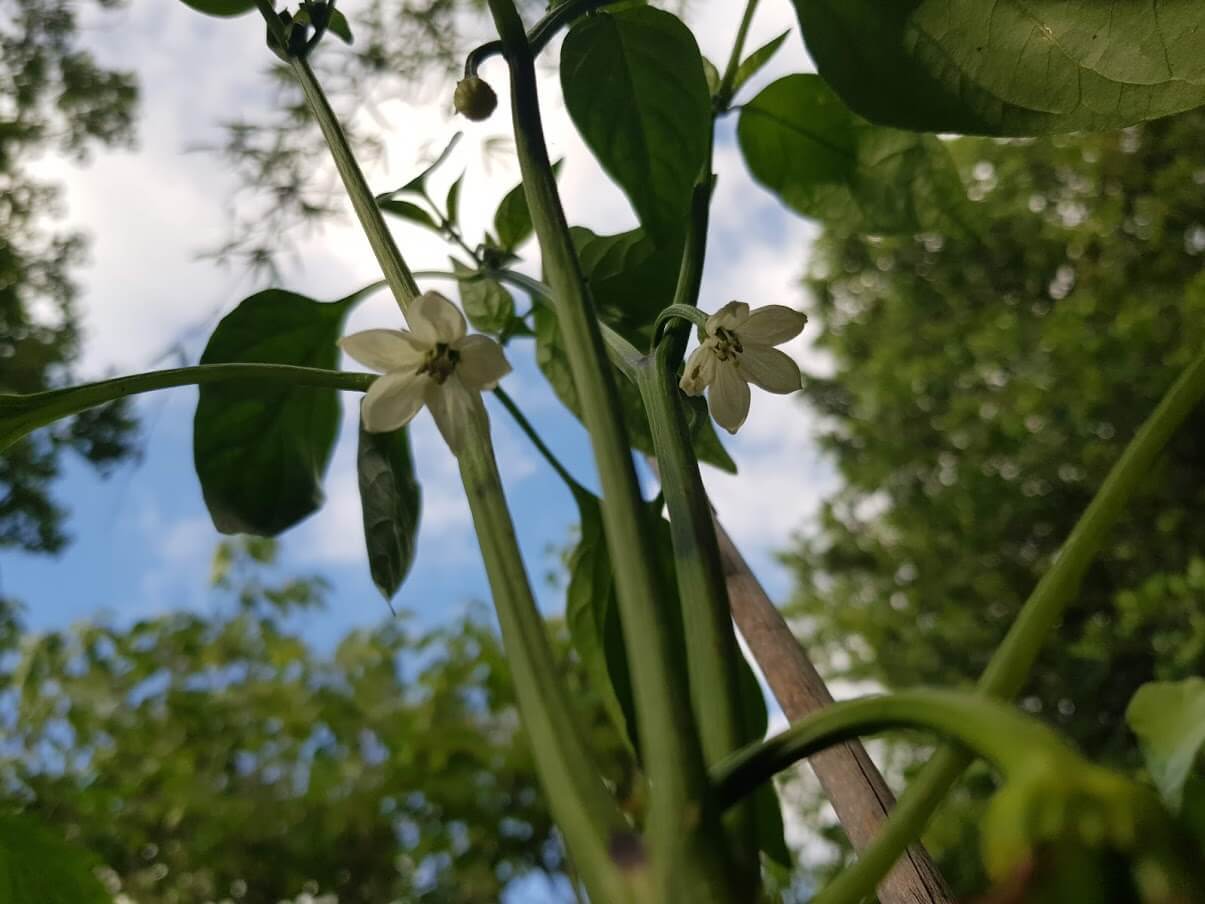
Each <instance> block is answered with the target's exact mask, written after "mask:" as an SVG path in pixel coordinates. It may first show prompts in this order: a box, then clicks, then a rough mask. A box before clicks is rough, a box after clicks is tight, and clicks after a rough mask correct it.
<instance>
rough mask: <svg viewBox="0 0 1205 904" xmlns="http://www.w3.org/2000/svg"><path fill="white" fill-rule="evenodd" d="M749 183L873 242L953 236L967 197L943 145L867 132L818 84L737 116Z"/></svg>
mask: <svg viewBox="0 0 1205 904" xmlns="http://www.w3.org/2000/svg"><path fill="white" fill-rule="evenodd" d="M737 135H738V138H739V140H740V146H741V151H742V152H743V153H744V157H745V162H746V163H747V164H748V166H749V170H750V172H752V174H753V176H754V178H755V179H757V181H758V182H760V183H761V184H762V185H764V186H766V187H767V188H769V189H770V190H771V191H773V192H774V193H775V194H777V195H778V196H779V197H780V198H781V199H782V201H783V202H784V203H785V204H787V205H788V206H789V207H791V208H792V209H793V210H795V211H797V212H798V213H801V214H803V215H805V216H809V217H816V218H819V219H826V220H834V221H836V220H840V221H846V222H851V223H854V224H856V225H857V228H859V229H861V230H863V231H866V232H872V233H896V232H903V233H911V232H919V231H924V230H938V229H944V230H947V231H949V230H950V229H951V228H957V222H958V219H959V209H960V207H962V205H964V204H966V203H967V202H966V194H965V191H964V190H963V186H962V182H961V180H960V179H959V177H958V172H957V170H956V168H955V167H954V164H953V161H952V160H951V159H950V155H949V152H948V151H947V150H946V148H945V146H944V145H943V144H942V142H941V141H940V140H939V139H937V138H935V137H933V136H928V135H918V134H916V133H913V132H902V131H898V130H896V129H884V128H880V127H878V126H872V125H870V124H869V123H867V122H865V121H864V120H862V119H861V118H859V117H857V116H855V115H854V114H853V113H851V112H850V110H849V109H848V108H847V107H846V106H845V104H843V103H842V102H841V99H840V98H838V97H837V96H836V94H834V93H833V92H832V90H831V89H830V88H829V87H828V86H827V85H826V84H825V83H824V81H823V80H822V79H821V78H820V77H819V76H815V75H789V76H787V77H785V78H782V79H779V80H778V81H776V82H774V83H773V84H771V85H769V86H768V87H766V88H765V90H763V91H762V92H761V93H760V94H758V95H757V97H755V98H753V100H751V101H750V102H749V103H747V104H745V105H744V106H743V107H742V108H741V115H740V123H739V125H738V128H737Z"/></svg>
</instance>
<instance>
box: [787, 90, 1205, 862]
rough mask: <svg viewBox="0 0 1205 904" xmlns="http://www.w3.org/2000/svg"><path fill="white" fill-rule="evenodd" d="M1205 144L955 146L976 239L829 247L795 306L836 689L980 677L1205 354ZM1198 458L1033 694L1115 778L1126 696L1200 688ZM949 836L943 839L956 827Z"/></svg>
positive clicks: (824, 650)
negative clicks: (805, 304) (830, 474)
mask: <svg viewBox="0 0 1205 904" xmlns="http://www.w3.org/2000/svg"><path fill="white" fill-rule="evenodd" d="M1202 138H1205V116H1203V115H1201V114H1200V113H1192V114H1186V115H1184V116H1181V117H1178V118H1174V119H1168V120H1162V121H1158V122H1154V123H1150V124H1147V125H1144V126H1140V127H1135V128H1131V129H1128V130H1126V131H1123V132H1118V133H1111V134H1105V135H1095V136H1081V137H1067V138H1057V139H1042V140H1037V141H1032V142H998V141H988V140H981V139H960V140H957V141H955V142H953V143H952V145H951V150H952V151H953V153H954V155H955V157H956V159H957V160H958V161H959V164H960V168H961V170H962V172H963V176H964V179H965V181H966V183H967V185H968V194H969V197H970V199H971V201H972V202H973V203H972V205H971V207H970V209H969V213H968V216H973V217H974V218H975V220H977V221H978V226H979V228H978V229H976V230H974V236H978V237H973V236H972V235H968V234H966V233H963V232H955V231H949V232H944V233H943V232H937V231H935V232H926V233H921V234H915V235H906V236H899V237H873V236H867V235H865V234H862V233H860V232H858V231H857V229H856V227H850V226H849V225H847V224H845V223H843V222H834V223H830V224H829V225H828V226H827V227H826V229H825V231H824V233H823V235H822V236H821V238H820V239H819V241H818V243H817V245H816V249H815V256H814V258H813V262H812V269H811V278H810V280H809V285H810V288H811V290H812V295H813V296H814V304H813V311H814V312H815V317H814V318H813V321H812V323H813V327H814V329H815V330H816V336H817V337H818V338H817V342H818V345H819V348H820V350H821V351H822V353H823V356H824V358H825V360H826V362H827V364H826V366H831V372H827V373H824V372H822V371H821V370H820V369H817V372H816V373H814V374H813V375H812V376H811V377H810V378H809V379H808V380H806V381H805V383H806V393H807V396H808V399H809V401H810V402H811V404H812V405H813V406H814V407H815V408H816V409H817V410H818V411H819V412H820V413H821V415H822V420H821V423H822V425H823V426H822V433H823V436H822V441H823V444H824V446H825V448H826V449H827V450H828V451H829V452H830V453H831V455H832V457H833V460H834V462H835V464H836V466H837V468H838V470H839V473H840V476H841V478H842V484H843V485H842V488H841V489H840V490H839V491H838V492H837V493H835V494H834V495H833V496H832V497H831V498H830V499H828V500H827V502H826V504H825V506H824V508H823V513H822V519H821V523H820V525H819V527H818V529H817V531H816V532H815V534H814V535H812V536H809V537H806V538H805V539H803V540H802V541H801V542H800V544H799V546H798V548H797V550H796V551H795V553H794V555H793V556H792V559H791V561H792V563H793V565H794V567H795V571H796V573H797V574H798V577H799V589H798V591H797V594H796V598H795V609H796V612H797V613H798V614H800V615H801V616H802V617H803V618H804V619H805V624H807V625H808V635H809V636H808V641H807V642H808V644H809V648H810V649H812V650H814V651H816V652H817V653H820V654H823V656H824V658H825V660H826V662H827V665H828V671H829V675H830V676H832V677H838V678H847V679H855V680H867V679H869V680H873V681H877V682H881V683H883V684H885V685H888V686H892V687H903V686H909V685H916V684H958V683H962V682H966V681H968V680H971V679H973V678H974V677H975V676H976V675H978V674H979V673H980V671H981V670H982V669H983V667H984V665H985V664H986V662H987V660H988V658H989V657H990V655H991V653H992V651H993V650H994V648H995V647H996V644H997V643H998V642H999V640H1000V638H1001V637H1002V636H1003V635H1004V632H1005V631H1006V630H1007V628H1008V627H1009V625H1010V624H1011V623H1012V621H1013V619H1014V618H1015V616H1016V614H1017V612H1018V609H1019V607H1020V605H1021V603H1022V602H1023V601H1024V600H1025V598H1026V596H1027V595H1028V594H1029V592H1030V591H1031V590H1032V588H1033V586H1034V585H1035V583H1036V582H1037V580H1038V578H1039V576H1040V575H1041V574H1042V573H1043V572H1044V571H1045V570H1046V568H1047V567H1048V566H1049V564H1050V563H1051V561H1052V559H1053V557H1054V556H1055V554H1056V553H1057V551H1058V548H1059V544H1060V543H1061V542H1062V541H1063V540H1064V539H1065V538H1066V537H1067V535H1068V533H1069V532H1070V529H1071V527H1072V525H1073V524H1074V523H1075V520H1076V519H1077V518H1078V516H1079V515H1080V513H1081V512H1082V511H1083V509H1084V508H1085V506H1086V505H1087V503H1088V501H1089V500H1090V499H1091V497H1092V494H1093V492H1094V490H1095V488H1096V487H1097V486H1099V484H1100V482H1101V480H1102V479H1103V478H1104V476H1105V474H1106V472H1107V471H1108V469H1109V468H1110V466H1111V465H1112V464H1113V463H1114V462H1115V461H1116V460H1117V458H1118V456H1119V455H1120V453H1121V450H1122V449H1123V448H1124V445H1125V443H1126V442H1127V441H1128V440H1129V439H1130V437H1131V436H1133V434H1134V432H1135V430H1136V429H1137V428H1138V426H1139V425H1140V424H1141V423H1142V421H1143V419H1144V418H1145V417H1146V415H1147V414H1148V413H1149V412H1150V411H1151V409H1152V407H1153V406H1154V405H1155V403H1156V402H1157V401H1158V399H1159V398H1160V396H1161V394H1162V393H1163V392H1164V391H1165V390H1166V389H1167V387H1168V386H1169V385H1170V384H1171V382H1172V381H1173V380H1174V379H1175V376H1176V374H1177V373H1178V371H1179V370H1180V368H1181V366H1182V365H1184V364H1185V363H1186V362H1187V361H1188V360H1189V359H1190V357H1191V356H1192V355H1194V354H1196V352H1197V350H1199V349H1200V347H1201V344H1202V341H1203V340H1205V282H1203V281H1202V279H1201V275H1200V270H1201V256H1202V254H1203V253H1205V156H1202V154H1201V153H1200V152H1198V151H1197V150H1196V149H1197V148H1199V147H1200V146H1201V144H1200V143H1201V140H1202ZM822 374H823V375H822ZM1202 436H1203V435H1202V433H1201V430H1200V429H1199V427H1198V428H1192V427H1190V428H1188V429H1187V430H1185V431H1184V432H1183V433H1182V434H1181V435H1180V436H1179V437H1178V438H1177V439H1176V440H1175V441H1174V442H1173V444H1172V445H1171V447H1170V448H1169V449H1168V451H1167V452H1166V453H1165V454H1164V455H1163V457H1162V458H1161V459H1160V461H1159V465H1158V467H1157V469H1156V470H1154V471H1153V472H1152V473H1151V474H1150V477H1149V481H1148V483H1147V485H1146V487H1145V489H1144V491H1143V493H1142V494H1141V496H1140V498H1139V499H1137V500H1136V501H1135V502H1134V503H1133V504H1132V505H1131V507H1130V509H1129V510H1128V512H1127V513H1126V515H1125V516H1124V518H1123V520H1122V522H1121V524H1120V525H1119V526H1118V528H1116V529H1115V530H1114V531H1113V533H1112V535H1111V541H1110V543H1109V545H1108V548H1107V549H1106V550H1105V552H1104V553H1103V554H1102V555H1101V556H1100V558H1099V560H1098V561H1097V563H1096V564H1095V565H1094V566H1093V567H1092V569H1091V570H1090V572H1089V573H1088V575H1087V577H1086V578H1085V580H1084V582H1083V585H1082V587H1081V589H1080V592H1079V596H1078V599H1077V601H1076V602H1075V604H1074V605H1073V606H1072V607H1071V609H1070V610H1069V611H1068V612H1067V614H1066V616H1065V618H1064V619H1063V621H1062V624H1061V627H1060V628H1059V632H1058V637H1057V641H1053V642H1051V643H1050V644H1048V646H1047V652H1046V654H1045V655H1044V656H1043V658H1042V659H1041V661H1040V663H1039V665H1038V667H1037V669H1036V670H1035V671H1034V673H1033V677H1032V679H1031V680H1030V682H1029V686H1028V688H1027V690H1026V692H1025V697H1024V701H1023V702H1024V705H1025V707H1026V708H1027V709H1029V710H1030V711H1033V712H1037V713H1040V714H1041V715H1042V716H1043V717H1044V718H1046V719H1048V720H1050V721H1051V722H1053V723H1054V724H1056V725H1057V726H1058V727H1059V728H1060V729H1062V730H1064V731H1066V732H1067V733H1068V734H1069V735H1070V736H1071V737H1072V738H1074V739H1075V740H1076V741H1077V742H1079V743H1080V744H1081V745H1083V747H1084V748H1085V749H1086V750H1087V751H1088V752H1089V754H1090V755H1092V756H1094V757H1099V758H1102V759H1104V760H1105V761H1110V762H1113V763H1119V764H1124V765H1130V766H1132V765H1135V764H1136V763H1137V761H1138V757H1137V750H1136V746H1135V743H1134V738H1133V735H1132V734H1131V733H1130V731H1129V729H1128V728H1127V727H1126V725H1125V722H1124V719H1123V714H1124V712H1125V709H1126V705H1127V703H1128V701H1129V700H1130V698H1131V696H1132V695H1133V693H1134V691H1135V690H1136V689H1137V688H1138V686H1139V685H1141V684H1142V683H1144V682H1146V681H1150V680H1152V679H1160V680H1175V679H1179V678H1183V677H1187V676H1190V675H1195V674H1200V673H1201V672H1202V670H1203V669H1205V619H1203V618H1202V612H1201V606H1200V600H1201V594H1202V592H1205V559H1203V558H1202V552H1201V550H1202V549H1205V533H1203V528H1205V519H1203V518H1202V517H1201V515H1202V511H1203V509H1205V487H1203V486H1202V483H1201V480H1200V475H1201V473H1202V467H1203V466H1205V442H1203V440H1202ZM979 784H980V785H982V784H983V783H982V782H980V783H979ZM980 791H982V788H980ZM948 825H949V831H948V832H945V833H944V834H943V837H946V836H948V837H946V840H947V841H948V840H951V839H952V838H953V837H954V836H956V835H958V834H959V833H962V832H963V831H964V829H965V825H959V826H958V828H954V826H955V825H956V824H955V823H950V824H948Z"/></svg>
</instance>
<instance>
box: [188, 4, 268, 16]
mask: <svg viewBox="0 0 1205 904" xmlns="http://www.w3.org/2000/svg"><path fill="white" fill-rule="evenodd" d="M181 2H182V3H183V4H184V5H185V6H188V7H191V8H192V9H195V10H196V11H197V12H199V13H205V15H207V16H221V17H222V18H228V17H230V16H241V15H242V14H243V13H249V12H251V10H253V9H255V0H181Z"/></svg>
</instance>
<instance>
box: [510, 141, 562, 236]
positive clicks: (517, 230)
mask: <svg viewBox="0 0 1205 904" xmlns="http://www.w3.org/2000/svg"><path fill="white" fill-rule="evenodd" d="M563 162H564V161H563V160H558V161H557V162H556V163H554V164H553V165H552V175H553V176H554V177H555V176H559V175H560V173H561V164H562V163H563ZM494 232H496V233H498V243H499V244H500V245H501V246H502V247H503V248H504V249H505V250H507V251H514V250H515V249H516V248H518V247H519V246H520V245H522V244H523V243H524V242H525V241H527V239H528V237H529V236H530V235H531V233H532V225H531V211H530V210H529V209H528V208H527V195H526V194H525V193H524V191H523V183H522V182H520V183H519V184H518V185H516V186H515V187H514V188H512V189H511V190H510V191H508V192H507V193H506V196H505V197H504V198H503V199H502V201H501V203H499V205H498V210H497V212H495V213H494Z"/></svg>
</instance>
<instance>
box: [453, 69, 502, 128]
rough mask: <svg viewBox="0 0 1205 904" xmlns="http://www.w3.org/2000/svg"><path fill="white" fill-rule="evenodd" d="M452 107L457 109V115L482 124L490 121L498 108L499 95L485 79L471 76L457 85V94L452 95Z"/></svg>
mask: <svg viewBox="0 0 1205 904" xmlns="http://www.w3.org/2000/svg"><path fill="white" fill-rule="evenodd" d="M452 105H453V106H454V107H455V108H456V112H457V113H459V114H461V115H462V116H464V117H466V118H467V119H471V120H472V121H473V122H481V121H482V120H485V119H489V118H490V114H491V113H493V112H494V110H495V108H497V106H498V95H497V94H495V93H494V89H493V88H491V87H490V86H489V84H488V83H487V82H486V81H485V80H484V79H481V78H478V77H477V76H475V75H470V76H469V77H468V78H464V79H461V80H460V81H459V82H457V83H456V93H455V94H453V95H452Z"/></svg>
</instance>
